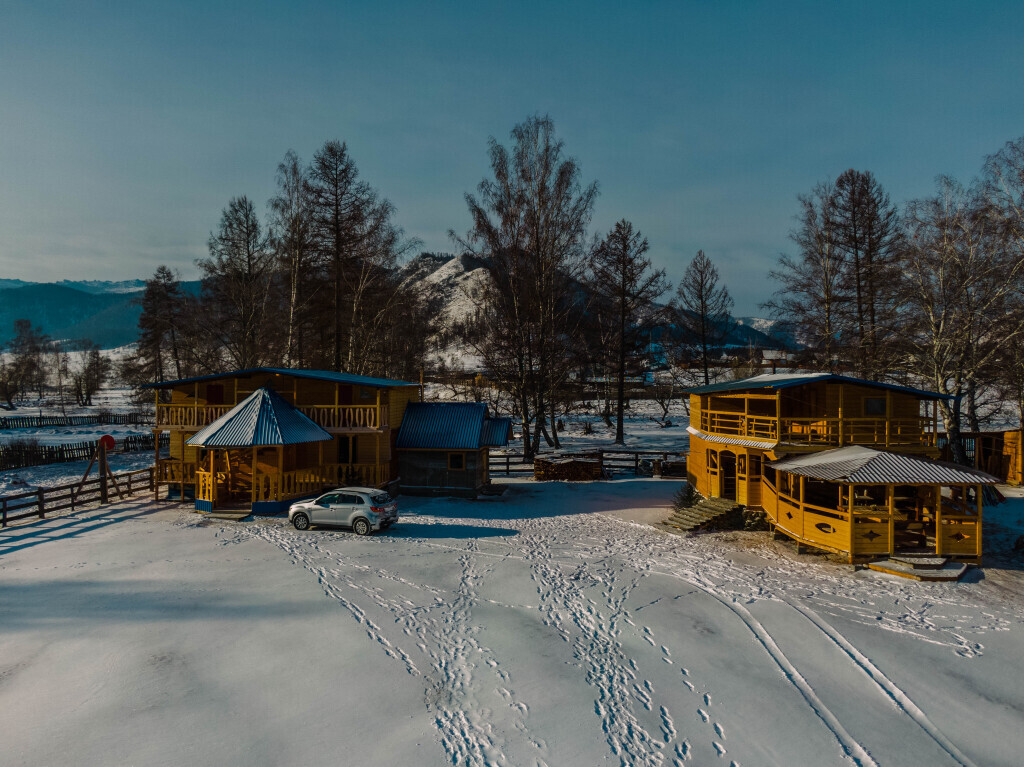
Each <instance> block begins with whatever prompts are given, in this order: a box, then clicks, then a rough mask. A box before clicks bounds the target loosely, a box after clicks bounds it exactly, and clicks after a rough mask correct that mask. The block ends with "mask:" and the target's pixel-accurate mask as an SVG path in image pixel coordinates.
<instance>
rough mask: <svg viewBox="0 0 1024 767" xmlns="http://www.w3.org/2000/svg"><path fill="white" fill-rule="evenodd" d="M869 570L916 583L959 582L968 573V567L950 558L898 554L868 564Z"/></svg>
mask: <svg viewBox="0 0 1024 767" xmlns="http://www.w3.org/2000/svg"><path fill="white" fill-rule="evenodd" d="M868 569H869V570H875V571H877V572H880V573H888V574H889V575H898V576H900V577H901V578H911V579H913V580H915V581H958V580H960V578H961V577H962V576H963V574H964V573H966V572H967V565H965V564H963V563H961V562H951V561H950V560H949V557H937V556H934V555H932V556H927V555H914V554H905V555H899V554H896V555H893V556H891V557H889V558H888V559H882V560H879V561H877V562H870V563H868Z"/></svg>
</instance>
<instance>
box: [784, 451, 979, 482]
mask: <svg viewBox="0 0 1024 767" xmlns="http://www.w3.org/2000/svg"><path fill="white" fill-rule="evenodd" d="M768 465H769V466H770V467H772V468H773V469H778V470H779V471H784V472H786V473H788V474H798V475H802V476H805V477H813V478H814V479H820V480H825V481H828V482H842V483H846V484H851V485H852V484H864V485H977V484H985V485H990V484H995V483H996V482H998V481H999V480H998V479H996V478H995V477H993V476H991V475H990V474H986V473H985V472H982V471H977V470H975V469H971V468H968V467H966V466H956V465H954V464H949V463H940V462H938V461H930V460H927V459H925V458H916V457H914V456H909V455H900V454H898V453H885V452H882V451H880V450H872V449H871V448H869V447H858V446H853V447H841V448H837V449H836V450H823V451H821V452H819V453H808V454H806V455H799V456H793V457H791V458H783V459H781V460H779V461H775V462H773V463H770V464H768Z"/></svg>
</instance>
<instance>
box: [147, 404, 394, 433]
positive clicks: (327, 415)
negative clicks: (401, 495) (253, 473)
mask: <svg viewBox="0 0 1024 767" xmlns="http://www.w3.org/2000/svg"><path fill="white" fill-rule="evenodd" d="M232 407H234V405H157V406H156V427H157V428H158V429H160V428H164V429H168V428H186V429H189V428H194V429H201V428H202V427H204V426H207V425H208V424H211V423H213V422H214V421H216V420H217V419H218V418H220V417H221V416H222V415H224V414H225V413H227V412H228V411H229V410H231V408H232ZM299 410H300V411H301V412H302V413H304V414H305V415H307V416H308V417H309V418H310V419H311V420H312V421H313V422H314V423H317V424H319V425H320V426H322V427H323V428H325V429H347V430H352V431H358V430H363V431H379V430H381V429H384V428H386V427H387V425H388V409H387V407H385V406H381V407H377V406H376V405H312V406H303V407H300V408H299Z"/></svg>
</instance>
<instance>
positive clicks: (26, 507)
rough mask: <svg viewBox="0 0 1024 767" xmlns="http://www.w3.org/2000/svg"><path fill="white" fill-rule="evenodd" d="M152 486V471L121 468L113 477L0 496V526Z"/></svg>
mask: <svg viewBox="0 0 1024 767" xmlns="http://www.w3.org/2000/svg"><path fill="white" fill-rule="evenodd" d="M152 489H153V470H152V469H139V470H137V471H123V472H121V473H119V474H114V475H113V477H96V478H94V479H88V480H86V481H85V482H74V483H72V484H70V485H58V486H57V487H41V488H39V489H38V490H33V491H32V492H28V493H18V494H16V495H5V496H2V497H0V527H7V525H8V524H10V523H11V522H17V521H19V520H23V519H31V518H36V519H46V515H47V514H56V513H57V512H60V511H71V512H74V511H75V510H76V509H78V508H81V507H83V506H89V505H92V504H96V503H105V502H107V501H108V500H109V499H111V498H112V497H116V496H118V495H120V496H124V497H127V496H130V495H134V494H135V493H141V492H149V491H151V490H152Z"/></svg>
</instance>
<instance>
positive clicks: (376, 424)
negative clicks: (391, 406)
mask: <svg viewBox="0 0 1024 767" xmlns="http://www.w3.org/2000/svg"><path fill="white" fill-rule="evenodd" d="M380 423H381V418H380V389H377V414H376V415H375V416H374V428H375V429H377V430H378V431H379V430H380ZM377 452H378V453H379V452H380V445H379V444H378V446H377ZM377 463H380V455H378V456H377Z"/></svg>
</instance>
